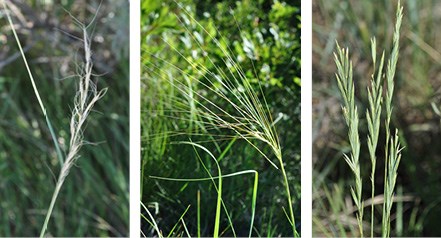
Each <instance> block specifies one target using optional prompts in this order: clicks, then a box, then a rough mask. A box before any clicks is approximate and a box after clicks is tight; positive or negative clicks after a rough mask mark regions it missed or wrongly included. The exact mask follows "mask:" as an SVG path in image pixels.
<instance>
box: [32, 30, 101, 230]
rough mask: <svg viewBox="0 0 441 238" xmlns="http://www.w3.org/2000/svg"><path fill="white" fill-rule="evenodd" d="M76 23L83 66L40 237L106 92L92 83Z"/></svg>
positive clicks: (88, 52) (87, 42)
mask: <svg viewBox="0 0 441 238" xmlns="http://www.w3.org/2000/svg"><path fill="white" fill-rule="evenodd" d="M77 23H78V24H80V26H81V27H82V29H83V42H84V55H85V64H84V66H83V68H82V69H81V71H82V73H81V74H80V75H79V84H78V91H77V94H76V96H75V99H74V108H73V110H72V117H71V120H70V142H69V152H68V153H67V156H66V160H65V162H64V164H63V166H62V168H61V171H60V174H59V176H58V181H57V184H56V185H55V191H54V193H53V195H52V200H51V203H50V206H49V209H48V212H47V215H46V219H45V221H44V224H43V227H42V229H41V233H40V237H43V236H44V234H45V232H46V229H47V225H48V223H49V219H50V216H51V214H52V210H53V208H54V205H55V202H56V200H57V197H58V194H59V192H60V189H61V187H62V186H63V183H64V181H65V179H66V176H67V175H68V174H69V172H70V169H71V168H72V166H73V165H74V163H75V162H76V160H77V159H78V158H79V154H78V152H79V151H80V148H81V147H82V146H83V145H84V144H85V142H84V140H83V128H84V125H85V123H86V119H87V117H88V116H89V114H90V112H91V111H92V108H93V106H94V105H95V103H96V102H97V101H98V100H99V99H101V98H102V97H103V96H104V94H105V93H106V92H107V88H105V89H102V90H100V91H98V90H97V88H96V85H95V84H94V83H93V81H92V68H93V64H92V60H91V49H90V38H89V36H88V33H87V28H88V26H85V25H83V24H82V23H80V22H77ZM89 26H90V25H89Z"/></svg>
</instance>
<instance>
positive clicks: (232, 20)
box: [141, 0, 300, 236]
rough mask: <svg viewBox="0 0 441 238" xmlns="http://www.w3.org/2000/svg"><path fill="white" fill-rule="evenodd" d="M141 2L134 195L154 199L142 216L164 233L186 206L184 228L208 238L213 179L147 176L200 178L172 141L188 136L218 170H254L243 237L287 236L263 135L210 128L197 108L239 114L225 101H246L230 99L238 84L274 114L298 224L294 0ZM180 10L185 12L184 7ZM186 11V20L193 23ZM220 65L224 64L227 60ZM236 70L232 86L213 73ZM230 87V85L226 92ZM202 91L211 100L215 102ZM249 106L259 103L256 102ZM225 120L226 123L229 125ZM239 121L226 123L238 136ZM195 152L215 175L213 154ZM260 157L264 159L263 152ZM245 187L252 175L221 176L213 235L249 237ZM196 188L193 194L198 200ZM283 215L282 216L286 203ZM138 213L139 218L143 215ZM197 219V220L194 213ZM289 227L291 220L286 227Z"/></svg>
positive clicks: (280, 186) (197, 164)
mask: <svg viewBox="0 0 441 238" xmlns="http://www.w3.org/2000/svg"><path fill="white" fill-rule="evenodd" d="M150 2H151V1H144V2H143V3H142V6H143V7H142V26H141V35H142V43H141V44H142V48H143V52H142V65H143V67H144V73H143V79H142V84H143V88H142V103H141V105H142V118H141V121H142V138H143V140H142V147H143V152H142V179H143V182H142V202H143V203H144V204H145V205H146V207H148V208H150V209H151V208H153V206H154V204H156V202H157V203H159V211H157V213H155V214H153V213H152V216H153V217H154V218H155V220H156V223H157V225H158V227H159V229H161V230H162V232H163V234H164V235H165V234H168V232H169V231H170V230H171V229H172V227H173V226H174V225H175V224H177V223H176V222H177V221H179V219H180V218H181V216H182V214H183V212H184V211H185V210H186V208H187V206H188V205H190V204H191V206H190V209H189V210H188V211H187V212H186V214H185V216H184V217H183V218H184V220H185V224H186V225H185V227H186V228H187V229H188V230H189V232H190V234H192V235H194V234H199V233H200V234H201V235H202V236H207V235H208V236H212V235H213V233H212V231H213V229H214V227H213V224H214V223H213V217H214V214H217V213H216V211H215V208H216V206H215V204H217V202H216V201H217V200H218V197H217V196H218V193H217V192H216V191H217V189H216V186H215V185H214V184H213V183H209V182H198V183H195V182H192V183H189V182H176V181H174V182H170V181H168V182H166V181H160V180H157V179H152V178H149V177H148V176H149V175H155V176H160V177H165V178H206V177H207V173H206V171H204V169H203V166H202V164H201V161H198V159H197V157H196V156H195V152H194V150H193V149H192V148H191V147H190V148H189V146H183V145H182V144H177V143H176V142H179V141H188V140H189V138H191V140H192V141H195V142H196V141H197V143H199V144H200V143H202V144H203V146H204V148H207V150H209V151H210V152H212V153H213V154H214V155H216V157H217V158H218V162H219V166H220V167H221V169H222V174H224V175H225V174H231V173H235V172H238V171H244V170H250V169H252V170H256V171H257V172H258V173H259V185H258V188H259V190H258V191H271V192H258V194H257V205H256V219H255V221H254V228H253V231H252V232H253V233H252V234H253V235H265V234H267V233H268V234H281V235H288V236H290V235H292V230H291V228H290V224H289V222H288V221H287V217H286V216H285V214H284V213H283V210H282V206H283V207H284V208H285V209H288V207H287V206H288V205H287V200H286V192H285V190H284V189H285V188H284V182H283V176H282V175H281V173H280V171H278V170H276V169H275V168H274V167H272V166H271V163H276V164H277V166H279V165H278V162H274V161H277V158H276V157H278V156H277V155H275V154H277V153H275V154H274V153H273V152H272V150H273V149H272V148H271V147H269V146H267V142H265V141H264V140H262V141H260V142H259V141H257V140H255V139H253V137H254V138H256V135H259V134H250V135H246V136H242V137H241V136H238V135H235V134H234V133H233V134H232V131H231V128H227V127H225V128H222V127H219V125H221V123H219V118H217V117H216V116H214V115H215V114H206V113H204V112H201V107H202V108H204V107H205V108H204V110H205V111H212V112H218V113H219V112H224V113H221V114H225V112H228V113H232V114H231V116H233V117H234V118H239V117H240V111H241V110H239V109H238V108H235V106H234V105H250V104H242V103H241V102H240V100H239V98H237V97H236V96H238V95H242V92H241V90H245V91H246V90H252V91H254V92H256V99H258V100H259V101H260V102H263V101H264V100H265V99H266V102H267V103H268V107H269V111H270V113H271V115H272V117H273V118H274V120H275V121H277V124H276V127H277V131H278V132H279V138H280V140H281V141H280V143H281V148H282V153H283V154H282V155H281V156H282V157H283V158H284V159H283V160H284V162H285V166H286V171H287V178H288V181H289V184H290V191H291V192H290V193H291V196H293V206H294V213H295V217H296V224H297V225H298V224H299V218H300V209H299V208H300V180H299V178H300V156H299V155H300V82H299V78H300V25H299V21H300V19H299V18H298V16H299V13H300V12H299V7H300V1H298V2H296V3H295V4H287V3H284V2H278V1H275V2H274V4H273V3H272V2H270V1H259V3H255V2H253V1H246V0H244V1H237V2H236V1H234V2H232V1H221V2H219V1H213V2H212V1H179V3H180V4H182V8H180V7H178V5H177V4H176V3H175V2H173V1H169V2H170V3H163V4H157V5H154V4H149V3H150ZM230 7H231V10H230ZM184 9H185V11H188V12H184ZM196 9H197V10H196ZM230 11H231V12H233V14H231V12H230ZM191 17H195V18H196V20H197V22H198V23H196V22H195V21H193V20H192V19H191ZM179 19H180V20H179ZM293 23H294V24H293ZM198 24H200V25H198ZM202 27H203V28H202ZM202 29H205V30H202ZM215 39H218V40H219V41H218V42H217V41H216V40H215ZM217 44H219V45H217ZM222 48H225V49H227V50H228V55H231V56H232V58H233V59H234V61H235V62H237V63H238V64H240V67H241V68H242V69H243V71H240V70H239V68H237V67H234V64H232V63H231V62H229V61H228V60H226V61H224V60H225V59H228V55H226V52H225V51H223V50H222ZM152 62H153V63H152ZM229 64H230V65H233V67H228V65H229ZM229 70H231V73H229ZM210 72H211V73H210ZM213 72H214V74H213ZM222 72H224V73H222ZM240 74H242V75H243V76H245V77H246V78H247V81H246V83H245V82H244V84H242V89H241V87H229V86H227V85H228V84H225V82H226V81H225V80H224V79H223V78H225V77H226V76H229V77H232V75H236V77H237V76H238V75H240ZM256 74H257V77H256ZM213 79H216V80H213ZM240 80H241V79H239V82H242V81H240ZM206 85H209V86H210V88H211V87H212V88H215V89H216V90H219V92H216V91H215V90H212V89H210V88H209V87H207V86H206ZM231 89H233V90H231ZM234 89H236V90H238V91H237V92H235V90H234ZM223 95H228V96H229V98H232V101H231V103H228V102H226V100H225V97H224V96H223ZM204 98H207V99H208V100H209V101H211V102H214V103H215V104H217V105H219V106H220V107H219V108H217V107H216V106H215V105H213V104H210V103H209V102H208V101H207V100H204ZM201 101H202V102H203V103H201ZM253 105H256V104H253ZM248 108H252V106H249V107H248ZM257 108H259V107H257V106H256V109H257ZM243 110H246V108H245V107H244V108H243ZM253 110H254V109H253ZM257 111H259V110H257ZM221 114H219V115H221ZM233 117H231V118H230V117H228V116H226V115H221V117H220V118H223V120H224V119H225V120H226V119H228V118H230V119H231V120H234V119H232V118H233ZM231 120H230V121H226V122H229V123H231ZM239 120H241V119H239ZM210 121H211V123H213V122H215V123H217V124H216V125H217V126H212V125H213V124H207V123H206V122H210ZM230 125H231V124H230ZM245 125H247V124H246V123H245V124H239V123H238V125H237V128H236V129H238V130H239V132H242V135H244V134H243V131H240V128H244V126H245ZM250 128H251V127H250ZM256 128H260V127H259V126H257V127H256ZM259 130H260V129H257V131H259ZM251 131H256V130H255V129H251ZM239 135H240V134H239ZM248 140H252V141H253V142H252V143H250V142H249V141H248ZM256 148H257V150H256ZM259 150H260V151H259ZM276 151H277V150H276ZM200 156H201V158H202V161H203V164H205V165H206V167H207V168H208V171H210V173H212V174H213V177H215V176H216V175H217V174H218V172H217V168H216V166H215V164H214V163H213V160H212V159H210V157H209V156H207V155H206V154H200ZM265 156H267V160H265V159H264V158H263V157H265ZM220 158H222V159H220ZM254 187H255V185H254V181H253V180H251V179H248V176H243V175H241V176H237V177H231V178H225V179H222V201H223V203H224V207H223V210H222V215H221V219H220V231H219V235H222V236H236V235H237V236H246V235H249V224H250V222H252V218H251V217H252V215H251V214H252V211H253V210H254V209H253V206H250V205H249V204H251V201H252V197H253V191H254ZM197 194H200V195H201V196H200V197H201V199H200V207H199V205H198V203H197V202H198V200H197ZM199 208H200V210H198V209H199ZM225 210H226V211H227V214H228V216H227V215H226V213H225ZM150 211H152V210H150ZM198 211H200V212H198ZM286 212H287V213H289V210H287V211H286ZM144 215H145V217H148V216H147V213H146V212H144ZM198 216H200V219H197V217H198ZM198 220H199V222H198ZM231 224H233V226H234V231H233V227H231ZM299 228H300V226H299V225H298V226H297V228H296V229H297V230H299ZM142 230H143V232H144V234H146V235H147V236H149V235H152V234H154V233H155V231H154V229H153V227H152V226H150V225H149V224H148V223H146V222H145V220H144V219H143V228H142ZM183 232H185V228H184V225H183V223H180V224H179V225H178V227H177V228H176V229H175V230H174V232H173V233H172V235H173V236H180V235H183V234H185V233H183Z"/></svg>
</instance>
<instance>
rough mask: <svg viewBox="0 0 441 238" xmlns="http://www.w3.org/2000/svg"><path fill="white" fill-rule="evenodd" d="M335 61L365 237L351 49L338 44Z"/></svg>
mask: <svg viewBox="0 0 441 238" xmlns="http://www.w3.org/2000/svg"><path fill="white" fill-rule="evenodd" d="M334 57H335V63H336V65H337V74H336V75H335V76H336V78H337V83H338V88H339V89H340V92H341V94H342V96H343V100H344V106H343V107H342V109H343V115H344V118H345V122H346V125H347V126H348V137H349V143H350V145H351V155H350V157H349V156H348V155H346V154H345V155H344V158H345V161H346V163H347V164H348V165H349V167H350V169H351V171H352V173H353V175H354V179H355V188H354V187H351V195H352V199H353V200H354V203H355V206H356V207H357V211H358V212H357V222H358V228H359V230H360V235H361V237H363V201H362V197H361V193H362V187H363V185H362V184H363V183H362V179H361V174H360V161H359V158H360V137H359V134H358V121H359V116H358V112H357V106H356V105H355V87H354V81H353V78H352V62H351V61H349V50H348V49H346V50H345V49H342V48H340V46H339V45H338V44H337V54H334Z"/></svg>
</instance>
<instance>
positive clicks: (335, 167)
mask: <svg viewBox="0 0 441 238" xmlns="http://www.w3.org/2000/svg"><path fill="white" fill-rule="evenodd" d="M401 3H402V5H403V6H404V17H403V25H402V30H401V39H400V40H401V42H400V44H401V47H400V55H399V60H398V66H397V74H396V84H395V85H396V86H395V97H394V99H393V101H394V111H393V119H392V127H393V128H398V129H399V130H400V132H401V135H400V136H401V137H400V138H401V144H402V145H403V146H405V149H404V150H403V159H402V161H401V164H400V168H399V171H398V173H399V174H398V176H399V177H398V181H397V186H398V190H397V194H396V196H397V198H398V199H399V200H400V201H402V202H399V203H397V205H395V206H394V208H393V217H392V229H393V232H392V233H391V235H392V236H421V235H425V236H439V235H440V234H441V233H440V231H439V214H440V212H441V206H440V201H441V198H440V191H441V174H440V173H439V171H440V169H441V146H440V140H439V138H440V135H441V134H440V132H441V130H440V117H439V116H438V115H436V114H435V111H434V109H433V108H432V103H433V104H434V105H437V107H439V105H441V102H440V100H441V97H440V96H441V94H440V92H441V91H440V87H441V78H440V72H441V65H440V62H441V44H440V43H441V37H440V32H439V31H438V30H437V29H438V28H439V24H440V23H441V15H440V14H439V13H440V12H441V2H439V1H432V0H423V1H413V0H402V1H401ZM396 5H397V1H355V0H347V1H341V0H340V1H337V0H314V1H313V92H312V93H313V168H314V174H313V178H314V179H313V180H314V181H313V189H314V192H313V218H314V223H313V227H314V234H315V235H332V236H335V235H338V236H343V235H348V236H354V235H355V236H356V235H357V234H356V233H354V230H357V229H354V228H356V227H355V226H356V223H354V221H355V215H354V214H353V213H351V212H350V211H351V203H348V202H346V201H351V199H350V192H349V185H350V184H351V183H350V182H349V181H350V179H351V178H352V177H351V174H350V170H349V168H348V166H347V164H345V162H344V159H343V155H342V152H345V153H346V152H348V151H349V149H350V148H349V144H348V141H347V139H346V137H347V135H346V133H347V132H346V131H347V130H346V126H345V124H344V120H343V116H342V113H341V106H340V105H341V100H340V99H341V98H340V97H339V96H338V95H339V92H338V87H337V84H336V80H335V76H334V73H335V72H336V67H335V64H334V61H333V54H332V52H333V51H334V50H335V48H336V46H335V41H336V40H337V41H338V42H339V44H340V46H342V47H349V50H350V53H351V56H350V57H351V59H352V60H353V64H354V80H355V81H356V100H357V105H358V107H359V112H360V115H363V118H362V120H361V121H360V128H362V129H361V132H360V133H361V134H360V138H361V139H362V141H361V143H362V148H361V149H362V154H361V163H362V164H365V163H366V164H368V165H369V169H368V168H367V167H365V169H363V168H362V170H363V178H364V181H365V182H366V183H370V181H369V174H368V173H370V162H369V158H368V153H367V147H366V146H365V147H363V145H366V139H367V126H366V119H365V116H364V112H365V111H366V105H368V102H367V91H366V90H365V89H366V87H367V86H368V80H369V78H370V75H371V74H372V59H371V48H370V38H371V37H373V36H375V37H376V38H377V47H378V49H377V55H378V54H380V53H381V51H380V50H382V49H384V50H385V51H386V57H387V55H388V53H389V52H390V50H391V44H392V34H393V27H394V22H395V11H396ZM382 126H383V125H382ZM382 131H383V132H382V134H380V138H383V139H380V142H379V143H380V145H381V144H382V143H383V144H384V138H385V135H384V129H382ZM363 151H365V152H366V153H363ZM383 154H384V151H381V150H380V151H378V155H383ZM383 164H384V163H383V162H382V161H380V162H377V175H378V178H376V180H377V181H383V179H382V178H383V177H382V176H383V173H382V171H384V167H383ZM368 181H369V182H368ZM366 183H365V184H366ZM376 186H377V189H376V191H380V190H381V191H382V188H383V184H382V183H381V182H380V183H377V184H376ZM364 189H365V190H364V194H365V198H366V199H367V197H370V186H366V185H365V186H364ZM400 191H401V192H400ZM368 194H369V195H368ZM376 195H380V194H378V193H377V194H376ZM380 199H381V198H380ZM331 204H334V205H333V206H331ZM378 208H379V209H380V207H378ZM366 209H367V208H366ZM366 211H367V210H366ZM369 211H370V208H369ZM365 213H366V212H365ZM369 213H370V212H369ZM366 214H367V213H366ZM378 214H380V213H378ZM368 215H369V214H367V216H368ZM379 216H380V217H377V221H380V220H381V215H379ZM366 219H369V218H367V217H366ZM338 222H340V223H341V224H342V226H341V227H339V226H338V225H337V224H338ZM367 226H368V225H367ZM367 226H366V228H367ZM379 227H381V226H379ZM379 234H380V233H378V235H379Z"/></svg>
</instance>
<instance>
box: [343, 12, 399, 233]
mask: <svg viewBox="0 0 441 238" xmlns="http://www.w3.org/2000/svg"><path fill="white" fill-rule="evenodd" d="M402 17H403V8H402V7H401V5H400V3H398V6H397V19H396V25H395V31H394V35H393V49H392V52H391V55H390V58H389V60H388V63H387V68H386V80H385V81H386V95H385V97H384V96H383V87H382V85H383V66H384V51H383V54H382V56H381V59H380V64H379V68H378V69H376V59H377V56H376V40H375V38H373V39H372V40H371V47H372V61H373V65H374V66H373V68H374V70H373V74H372V75H371V80H370V87H368V89H367V90H368V101H369V106H368V109H367V110H366V120H367V126H368V136H367V137H368V138H367V144H368V149H369V157H370V161H371V175H370V176H371V186H372V190H371V202H372V205H371V221H370V222H371V227H370V228H371V232H370V233H371V237H374V224H375V221H374V217H375V214H374V204H373V200H374V196H375V167H376V162H377V156H376V150H377V146H378V137H379V132H380V120H381V113H382V106H383V102H385V108H386V120H385V128H386V145H385V171H384V201H383V213H382V236H383V237H389V236H390V216H391V209H392V204H393V197H394V189H395V184H396V180H397V174H398V166H399V164H400V161H401V150H402V149H403V148H402V147H401V145H400V143H399V136H398V130H396V131H395V134H394V136H393V137H392V138H391V135H390V134H391V132H390V131H391V129H390V121H391V117H392V109H393V107H392V97H393V93H394V76H395V71H396V65H397V61H398V53H399V36H400V26H401V21H402ZM335 62H336V65H337V74H336V78H337V83H338V87H339V89H340V92H341V94H342V96H343V100H344V106H343V115H344V118H345V122H346V124H347V126H348V137H349V143H350V145H351V156H350V157H349V156H347V155H344V157H345V161H346V163H347V164H348V165H349V167H350V169H351V171H352V173H353V174H354V179H355V189H354V188H351V195H352V199H353V200H354V203H355V205H356V207H357V222H358V227H359V231H360V236H361V237H363V207H364V206H363V202H362V178H361V174H360V162H359V155H360V139H359V135H358V120H359V118H358V113H357V107H356V105H355V97H354V81H353V78H352V63H351V62H350V61H349V56H348V50H345V49H342V48H340V46H339V45H338V44H337V54H335ZM384 100H385V101H384Z"/></svg>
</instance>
